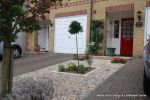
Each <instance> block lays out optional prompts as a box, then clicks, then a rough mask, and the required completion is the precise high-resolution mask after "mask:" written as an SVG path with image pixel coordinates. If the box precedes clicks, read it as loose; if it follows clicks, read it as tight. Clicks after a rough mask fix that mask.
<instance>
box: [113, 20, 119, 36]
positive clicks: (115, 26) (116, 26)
mask: <svg viewBox="0 0 150 100" xmlns="http://www.w3.org/2000/svg"><path fill="white" fill-rule="evenodd" d="M114 38H119V20H116V21H114Z"/></svg>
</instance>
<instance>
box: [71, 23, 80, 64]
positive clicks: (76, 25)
mask: <svg viewBox="0 0 150 100" xmlns="http://www.w3.org/2000/svg"><path fill="white" fill-rule="evenodd" d="M82 31H83V28H82V26H81V24H80V23H79V22H77V21H72V22H71V24H70V26H69V33H70V34H71V35H74V34H75V35H76V49H77V59H78V66H79V54H78V37H77V36H78V35H77V34H79V32H82Z"/></svg>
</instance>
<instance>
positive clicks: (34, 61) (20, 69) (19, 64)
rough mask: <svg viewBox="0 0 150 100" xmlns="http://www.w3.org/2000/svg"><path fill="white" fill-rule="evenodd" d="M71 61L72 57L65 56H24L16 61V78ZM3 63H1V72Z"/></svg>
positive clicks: (47, 54)
mask: <svg viewBox="0 0 150 100" xmlns="http://www.w3.org/2000/svg"><path fill="white" fill-rule="evenodd" d="M69 59H71V56H70V55H65V54H49V53H45V54H39V55H24V56H22V57H21V58H18V59H15V63H14V76H16V75H20V74H23V73H28V72H31V71H35V70H38V69H41V68H44V67H47V66H50V65H54V64H57V63H60V62H64V61H66V60H69ZM1 67H2V61H0V72H1Z"/></svg>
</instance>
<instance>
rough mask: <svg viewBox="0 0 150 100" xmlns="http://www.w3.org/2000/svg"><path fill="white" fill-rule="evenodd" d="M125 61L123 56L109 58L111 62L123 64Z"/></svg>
mask: <svg viewBox="0 0 150 100" xmlns="http://www.w3.org/2000/svg"><path fill="white" fill-rule="evenodd" d="M126 62H127V60H126V59H124V58H114V59H113V60H111V63H122V64H125V63H126Z"/></svg>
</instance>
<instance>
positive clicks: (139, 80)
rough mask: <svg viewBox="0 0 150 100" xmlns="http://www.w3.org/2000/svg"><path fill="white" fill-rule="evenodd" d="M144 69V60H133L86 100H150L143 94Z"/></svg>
mask: <svg viewBox="0 0 150 100" xmlns="http://www.w3.org/2000/svg"><path fill="white" fill-rule="evenodd" d="M143 68H144V67H143V60H142V59H132V60H131V61H129V62H128V63H127V64H126V65H125V66H124V67H123V68H122V69H120V70H119V71H118V72H116V73H115V74H114V75H112V76H111V77H110V78H109V79H107V80H106V81H104V82H103V83H102V84H100V85H99V86H98V87H97V88H96V89H95V90H93V91H91V93H90V94H89V95H88V96H87V97H85V98H84V100H150V98H149V97H145V94H144V92H143ZM119 96H120V97H119Z"/></svg>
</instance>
